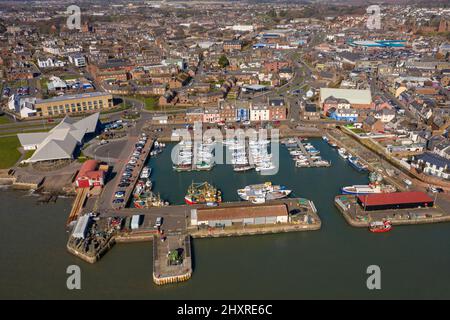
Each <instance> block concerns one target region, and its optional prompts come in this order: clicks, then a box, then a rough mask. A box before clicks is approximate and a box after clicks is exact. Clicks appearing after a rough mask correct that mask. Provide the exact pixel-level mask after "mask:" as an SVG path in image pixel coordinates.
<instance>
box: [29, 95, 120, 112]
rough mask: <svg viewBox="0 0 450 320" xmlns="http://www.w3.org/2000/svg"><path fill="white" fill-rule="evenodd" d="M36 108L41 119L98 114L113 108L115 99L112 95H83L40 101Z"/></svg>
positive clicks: (37, 102)
mask: <svg viewBox="0 0 450 320" xmlns="http://www.w3.org/2000/svg"><path fill="white" fill-rule="evenodd" d="M34 107H35V110H36V115H37V116H41V117H47V116H58V115H62V114H74V113H87V112H98V111H101V110H104V109H109V108H112V107H113V97H112V95H111V94H109V93H104V92H91V93H82V94H75V95H67V96H60V97H54V98H50V99H38V100H36V103H35V105H34Z"/></svg>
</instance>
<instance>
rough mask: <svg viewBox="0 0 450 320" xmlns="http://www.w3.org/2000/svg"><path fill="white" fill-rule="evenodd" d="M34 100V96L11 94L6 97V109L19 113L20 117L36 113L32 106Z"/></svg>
mask: <svg viewBox="0 0 450 320" xmlns="http://www.w3.org/2000/svg"><path fill="white" fill-rule="evenodd" d="M35 102H36V98H35V97H27V96H20V95H15V94H13V95H11V96H10V97H9V99H8V109H9V110H11V111H13V112H15V113H17V114H20V116H21V117H22V118H28V117H31V116H35V115H36V110H35V108H34V104H35Z"/></svg>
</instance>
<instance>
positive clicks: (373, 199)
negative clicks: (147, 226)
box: [358, 191, 434, 211]
mask: <svg viewBox="0 0 450 320" xmlns="http://www.w3.org/2000/svg"><path fill="white" fill-rule="evenodd" d="M358 203H359V204H360V205H361V207H363V208H364V209H365V210H366V211H371V210H383V209H407V208H418V207H432V206H433V205H434V201H433V199H432V198H431V197H430V196H429V195H428V194H426V193H424V192H419V191H410V192H393V193H375V194H368V195H359V196H358Z"/></svg>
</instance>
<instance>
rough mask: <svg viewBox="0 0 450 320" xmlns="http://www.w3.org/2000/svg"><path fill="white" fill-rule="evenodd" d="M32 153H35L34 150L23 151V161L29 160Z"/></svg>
mask: <svg viewBox="0 0 450 320" xmlns="http://www.w3.org/2000/svg"><path fill="white" fill-rule="evenodd" d="M34 151H35V150H28V151H25V156H24V157H23V160H27V159H30V158H31V156H32V155H33V154H34Z"/></svg>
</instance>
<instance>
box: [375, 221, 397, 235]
mask: <svg viewBox="0 0 450 320" xmlns="http://www.w3.org/2000/svg"><path fill="white" fill-rule="evenodd" d="M391 229H392V224H391V222H390V221H389V220H386V221H374V222H371V223H370V225H369V230H370V232H374V233H381V232H388V231H391Z"/></svg>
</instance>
